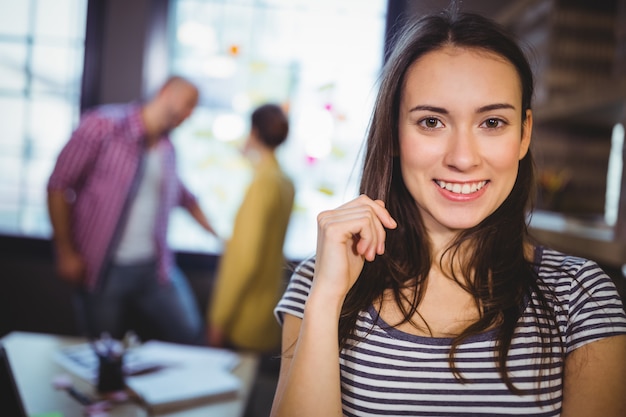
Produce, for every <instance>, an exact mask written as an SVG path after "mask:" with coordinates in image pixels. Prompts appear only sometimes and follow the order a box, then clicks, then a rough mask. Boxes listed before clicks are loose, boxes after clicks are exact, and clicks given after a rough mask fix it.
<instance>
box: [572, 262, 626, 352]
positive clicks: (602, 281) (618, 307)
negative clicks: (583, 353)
mask: <svg viewBox="0 0 626 417" xmlns="http://www.w3.org/2000/svg"><path fill="white" fill-rule="evenodd" d="M568 315H569V319H568V326H567V331H566V335H565V337H566V345H567V346H566V348H567V353H569V352H571V351H573V350H575V349H577V348H579V347H581V346H583V345H585V344H587V343H590V342H593V341H597V340H600V339H603V338H606V337H610V336H615V335H619V334H626V314H625V312H624V306H623V304H622V300H621V298H620V295H619V293H618V292H617V288H616V287H615V283H614V282H613V281H612V280H611V278H610V277H609V276H608V275H607V274H606V273H605V272H604V271H603V270H602V269H601V268H600V267H599V266H598V265H597V264H596V263H595V262H593V261H586V262H585V263H584V264H582V266H581V267H580V269H579V270H578V272H577V273H576V275H575V276H574V277H573V278H572V281H571V286H570V292H569V306H568Z"/></svg>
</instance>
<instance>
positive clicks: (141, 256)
mask: <svg viewBox="0 0 626 417" xmlns="http://www.w3.org/2000/svg"><path fill="white" fill-rule="evenodd" d="M197 102H198V90H197V88H196V87H195V86H194V85H193V84H192V83H190V82H189V81H187V80H185V79H183V78H181V77H171V78H169V79H168V80H167V81H166V82H165V84H164V85H163V86H162V87H161V89H160V90H159V92H158V93H157V94H156V96H155V97H154V98H152V99H151V100H150V101H148V102H146V103H138V102H133V103H128V104H114V105H104V106H101V107H98V108H95V109H93V110H90V111H88V112H87V113H85V114H84V115H83V117H82V118H81V121H80V123H79V125H78V127H77V129H76V130H75V131H74V132H73V134H72V137H71V138H70V140H69V141H68V143H67V144H66V145H65V147H64V148H63V149H62V150H61V153H60V154H59V157H58V160H57V162H56V166H55V168H54V170H53V172H52V175H51V176H50V179H49V182H48V210H49V214H50V220H51V223H52V228H53V241H54V246H55V250H56V261H57V273H58V275H59V276H60V277H61V278H62V279H63V280H65V281H66V282H68V283H70V284H71V285H73V286H74V287H75V288H76V297H75V301H76V302H75V307H76V315H77V319H78V320H79V324H80V326H81V327H82V330H83V331H84V332H85V333H86V334H87V335H88V336H89V337H98V336H99V335H100V334H101V333H102V332H108V333H110V334H111V335H112V336H113V337H116V338H120V337H121V336H122V335H123V333H124V332H125V331H126V330H127V328H126V326H125V319H126V318H127V316H128V314H129V313H130V312H131V311H132V312H134V313H136V314H137V315H138V317H139V318H140V319H141V320H142V321H143V322H144V323H146V324H147V325H148V326H149V327H150V328H151V329H152V330H153V331H154V332H155V337H157V338H160V339H163V340H167V341H172V342H179V343H188V344H200V343H203V342H204V340H205V337H204V334H205V333H204V325H203V323H202V317H201V315H200V312H199V311H198V307H197V305H196V302H195V299H194V298H193V297H192V294H191V291H190V288H189V286H188V283H187V280H186V278H185V277H184V276H183V275H182V273H181V272H180V271H179V270H178V269H177V268H176V265H175V263H174V257H173V254H172V252H171V251H170V249H169V248H168V246H167V243H166V234H167V227H168V219H169V215H170V212H171V210H172V209H173V208H174V207H175V206H182V207H184V208H185V209H187V210H188V211H189V213H190V214H191V216H192V217H193V218H194V219H195V220H196V221H197V222H198V223H199V224H200V225H201V226H202V227H203V228H204V229H206V230H207V231H208V232H210V233H213V234H214V230H213V228H212V227H211V225H210V224H209V222H208V220H207V218H206V216H205V215H204V213H203V212H202V210H201V209H200V206H199V205H198V202H197V201H196V199H195V197H194V196H193V195H192V194H191V193H190V192H189V190H188V189H187V188H186V187H185V186H184V185H183V183H182V182H181V181H180V178H179V177H178V175H177V172H176V164H175V154H174V147H173V146H172V143H171V142H170V139H169V133H170V131H171V130H172V129H174V128H176V127H177V126H179V125H180V124H181V123H182V122H183V121H184V120H185V119H187V117H189V115H190V114H191V113H192V111H193V109H194V108H195V106H196V104H197Z"/></svg>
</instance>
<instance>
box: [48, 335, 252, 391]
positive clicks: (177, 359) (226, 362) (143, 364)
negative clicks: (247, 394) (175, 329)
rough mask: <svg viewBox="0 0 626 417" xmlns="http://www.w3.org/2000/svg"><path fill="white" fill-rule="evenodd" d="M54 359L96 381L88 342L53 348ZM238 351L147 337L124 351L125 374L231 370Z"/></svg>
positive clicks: (93, 362)
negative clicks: (153, 370) (152, 370)
mask: <svg viewBox="0 0 626 417" xmlns="http://www.w3.org/2000/svg"><path fill="white" fill-rule="evenodd" d="M55 360H56V361H57V363H59V364H60V365H61V366H63V367H64V368H65V369H67V370H68V371H69V372H71V373H73V374H75V375H77V376H79V377H81V378H83V379H85V380H87V381H90V382H91V383H95V382H96V378H97V375H98V358H97V356H96V354H95V353H94V351H93V349H92V347H91V345H90V344H89V343H82V344H78V345H73V346H67V347H64V348H62V349H61V350H59V351H57V352H55ZM239 361H240V358H239V355H237V353H235V352H233V351H230V350H227V349H216V348H210V347H202V346H188V345H181V344H176V343H169V342H161V341H157V340H150V341H148V342H146V343H144V344H142V345H140V346H139V347H135V348H133V349H131V350H130V351H128V352H126V354H125V355H124V370H125V372H126V373H127V374H133V373H137V372H141V371H142V370H145V369H149V368H153V367H166V368H168V367H183V368H185V367H199V368H202V369H213V368H216V369H222V370H227V371H231V370H233V369H234V368H235V367H236V366H237V365H238V364H239Z"/></svg>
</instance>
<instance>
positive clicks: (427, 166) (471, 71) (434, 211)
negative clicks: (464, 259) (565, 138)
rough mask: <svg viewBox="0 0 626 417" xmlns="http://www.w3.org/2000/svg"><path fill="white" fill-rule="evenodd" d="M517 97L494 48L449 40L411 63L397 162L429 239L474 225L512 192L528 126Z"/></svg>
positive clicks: (514, 81) (511, 71)
mask: <svg viewBox="0 0 626 417" xmlns="http://www.w3.org/2000/svg"><path fill="white" fill-rule="evenodd" d="M521 103H522V90H521V82H520V78H519V76H518V73H517V71H516V70H515V67H514V66H513V65H512V64H511V63H509V62H508V61H506V60H504V59H503V58H501V57H500V56H498V55H495V54H493V53H489V52H485V51H482V50H476V49H465V48H457V47H451V46H447V47H444V48H442V49H439V50H436V51H432V52H429V53H427V54H425V55H424V56H422V57H421V58H420V59H418V60H417V61H415V62H414V63H413V64H412V65H411V67H410V68H409V71H408V72H407V76H406V79H405V85H404V86H403V91H402V98H401V103H400V116H399V145H400V146H399V149H400V162H401V169H402V177H403V179H404V182H405V184H406V186H407V188H408V190H409V192H410V193H411V195H412V196H413V198H414V199H415V201H416V202H417V206H418V209H419V210H420V212H421V215H422V218H423V219H424V222H425V226H426V228H427V230H428V231H429V233H431V238H432V237H434V236H432V234H433V233H444V234H445V233H448V234H449V233H450V232H457V231H459V230H461V229H466V228H470V227H473V226H476V225H477V224H479V223H480V222H481V221H482V220H484V219H485V218H486V217H487V216H489V215H490V214H491V213H493V212H494V211H495V210H496V209H497V208H498V207H499V206H500V205H501V204H502V202H503V201H504V200H505V199H506V197H507V196H508V195H509V193H510V192H511V190H512V188H513V185H514V183H515V179H516V177H517V171H518V165H519V164H518V162H519V160H520V159H522V158H523V157H524V155H526V153H527V152H528V147H529V145H530V135H531V129H532V115H531V113H530V110H528V111H527V115H526V121H525V122H524V128H523V127H522V113H521V112H522V109H521Z"/></svg>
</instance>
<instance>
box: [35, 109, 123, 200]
mask: <svg viewBox="0 0 626 417" xmlns="http://www.w3.org/2000/svg"><path fill="white" fill-rule="evenodd" d="M113 128H114V123H113V122H112V121H111V120H107V119H105V118H102V117H100V116H99V115H98V113H97V111H92V112H89V113H86V114H85V115H84V116H83V118H82V120H81V122H80V123H79V125H78V127H77V128H76V130H75V131H74V132H73V133H72V136H71V137H70V139H69V141H68V142H67V143H66V144H65V146H64V147H63V149H61V152H60V153H59V156H58V158H57V161H56V164H55V167H54V169H53V171H52V174H51V175H50V178H49V180H48V185H47V189H48V191H51V190H65V189H68V188H77V187H78V186H79V185H80V184H81V183H82V181H84V180H85V178H86V176H87V174H88V173H89V171H90V169H91V167H92V166H93V165H94V163H95V160H96V157H97V155H98V152H99V151H100V146H101V144H102V141H103V139H104V138H105V137H106V136H107V135H109V134H110V133H111V132H112V131H113Z"/></svg>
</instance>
